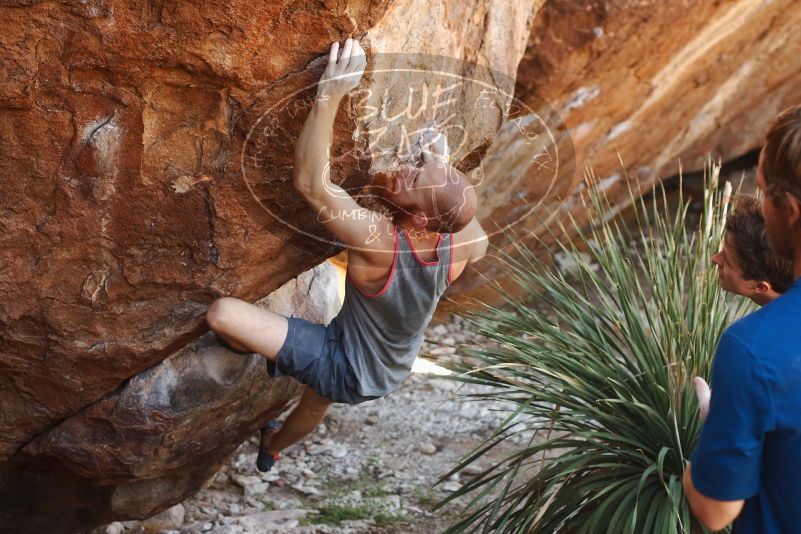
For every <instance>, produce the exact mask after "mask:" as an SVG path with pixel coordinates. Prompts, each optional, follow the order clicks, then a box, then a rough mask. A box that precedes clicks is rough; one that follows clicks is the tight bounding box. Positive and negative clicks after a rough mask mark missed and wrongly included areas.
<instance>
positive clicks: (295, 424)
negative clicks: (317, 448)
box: [261, 386, 332, 454]
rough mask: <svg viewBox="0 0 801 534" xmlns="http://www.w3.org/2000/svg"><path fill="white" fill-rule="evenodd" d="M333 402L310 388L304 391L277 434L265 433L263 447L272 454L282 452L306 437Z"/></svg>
mask: <svg viewBox="0 0 801 534" xmlns="http://www.w3.org/2000/svg"><path fill="white" fill-rule="evenodd" d="M331 403H332V401H330V400H329V399H327V398H325V397H323V396H322V395H320V394H319V393H317V392H316V391H314V390H313V389H312V388H310V387H309V386H306V389H304V390H303V396H301V398H300V402H299V403H298V405H297V406H296V407H295V409H294V410H292V413H291V414H289V416H288V417H287V418H286V421H284V424H283V426H282V427H281V430H279V431H278V432H276V433H275V434H269V433H265V435H264V441H263V442H262V444H261V447H262V448H263V449H265V450H266V451H268V452H269V453H270V454H275V453H277V452H281V451H282V450H284V449H285V448H287V447H289V446H290V445H292V444H293V443H296V442H297V441H299V440H300V439H302V438H304V437H306V436H307V435H308V434H309V433H311V431H312V430H314V429H315V428H317V425H319V424H320V422H321V421H322V420H323V418H324V417H325V414H326V412H327V411H328V407H329V406H330V405H331Z"/></svg>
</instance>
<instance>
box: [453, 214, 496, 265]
mask: <svg viewBox="0 0 801 534" xmlns="http://www.w3.org/2000/svg"><path fill="white" fill-rule="evenodd" d="M451 238H452V239H453V246H452V248H451V250H452V252H451V253H452V254H453V257H452V258H451V279H452V280H455V279H456V278H457V277H458V276H459V275H460V274H461V273H462V271H464V269H465V267H466V266H467V264H468V263H473V262H476V261H478V260H480V259H481V258H483V257H484V256H485V255H486V253H487V246H488V244H489V240H488V238H487V234H486V233H485V232H484V229H483V228H481V225H480V224H479V223H478V221H477V220H476V219H475V218H474V219H473V220H472V221H470V223H468V224H467V226H465V227H464V228H462V229H461V230H460V231H458V232H456V233H454V234H452V237H451Z"/></svg>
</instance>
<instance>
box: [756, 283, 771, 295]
mask: <svg viewBox="0 0 801 534" xmlns="http://www.w3.org/2000/svg"><path fill="white" fill-rule="evenodd" d="M754 289H756V291H757V293H769V292H770V291H772V290H773V287H771V285H770V282H768V281H767V280H760V281H759V282H757V283H756V285H755V286H754Z"/></svg>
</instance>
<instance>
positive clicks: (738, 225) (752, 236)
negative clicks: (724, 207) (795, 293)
mask: <svg viewBox="0 0 801 534" xmlns="http://www.w3.org/2000/svg"><path fill="white" fill-rule="evenodd" d="M726 237H728V238H731V244H732V246H733V247H734V251H735V253H736V255H737V262H738V263H739V264H740V268H741V269H742V271H743V277H744V278H745V279H746V280H757V281H766V282H769V283H770V285H771V287H772V288H773V290H774V291H775V292H777V293H784V292H785V291H787V289H788V288H789V287H790V286H791V285H792V284H793V264H792V262H790V261H788V260H785V259H784V258H782V257H781V256H779V255H778V254H776V253H775V252H774V251H773V248H772V247H771V246H770V242H769V241H768V236H767V233H766V232H765V220H764V219H763V218H762V209H761V207H760V202H759V199H757V198H756V197H753V196H750V195H739V196H738V197H737V199H736V201H735V204H734V210H732V212H731V214H729V216H728V217H727V218H726Z"/></svg>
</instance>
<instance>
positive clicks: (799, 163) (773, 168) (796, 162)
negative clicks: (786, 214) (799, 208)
mask: <svg viewBox="0 0 801 534" xmlns="http://www.w3.org/2000/svg"><path fill="white" fill-rule="evenodd" d="M762 172H763V174H764V176H765V188H766V189H767V192H768V193H769V194H771V195H772V196H773V197H774V198H776V199H778V200H781V199H782V198H783V196H784V193H791V194H792V195H793V196H794V197H796V198H797V199H798V200H799V201H801V105H799V106H793V107H791V108H788V109H786V110H784V111H782V112H781V113H780V114H779V115H778V116H777V117H776V118H775V119H774V121H773V123H772V124H771V126H770V128H769V130H768V133H767V135H766V137H765V148H764V150H763V162H762Z"/></svg>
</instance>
